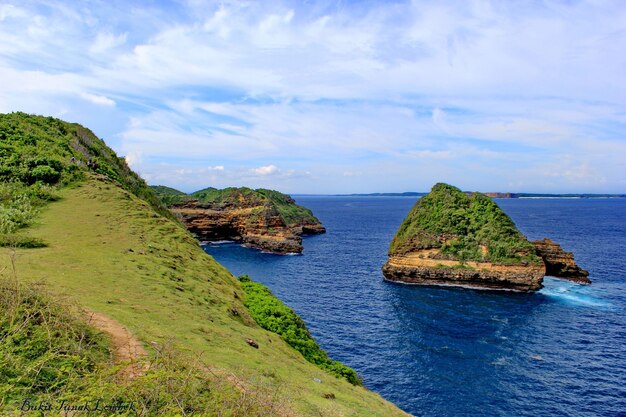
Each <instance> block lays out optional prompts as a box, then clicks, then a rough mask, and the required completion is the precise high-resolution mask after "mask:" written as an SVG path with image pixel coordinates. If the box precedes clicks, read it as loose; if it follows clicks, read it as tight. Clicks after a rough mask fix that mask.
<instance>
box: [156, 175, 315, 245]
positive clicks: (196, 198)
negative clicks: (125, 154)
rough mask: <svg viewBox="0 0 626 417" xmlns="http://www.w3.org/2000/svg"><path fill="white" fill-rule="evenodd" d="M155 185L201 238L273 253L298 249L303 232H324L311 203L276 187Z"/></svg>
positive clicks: (191, 229) (185, 222) (158, 191)
mask: <svg viewBox="0 0 626 417" xmlns="http://www.w3.org/2000/svg"><path fill="white" fill-rule="evenodd" d="M153 190H155V192H156V193H157V194H158V195H159V196H161V199H162V201H164V202H165V203H166V204H168V206H169V207H170V210H171V211H172V212H173V213H174V214H175V215H176V216H178V217H179V218H180V220H181V221H182V222H183V224H184V225H185V226H186V227H187V228H188V229H189V231H190V232H192V233H193V234H194V235H196V236H197V237H198V239H200V240H202V241H208V242H215V241H221V240H232V241H236V242H241V243H243V244H245V245H247V246H250V247H253V248H257V249H261V250H264V251H268V252H272V253H277V254H285V253H301V252H302V250H303V247H302V238H301V236H302V235H307V234H319V233H324V232H326V229H325V228H324V226H322V224H321V223H320V221H319V220H318V219H317V218H316V217H315V216H314V215H313V213H312V212H311V211H310V210H309V209H307V208H305V207H302V206H299V205H297V204H296V202H295V200H293V199H292V198H291V197H290V196H288V195H285V194H282V193H279V192H278V191H274V190H267V189H262V188H261V189H257V190H253V189H250V188H246V187H241V188H225V189H223V190H218V189H215V188H206V189H204V190H200V191H196V192H195V193H192V194H190V195H187V194H184V193H182V192H180V191H177V190H174V189H171V188H167V187H161V186H157V187H153Z"/></svg>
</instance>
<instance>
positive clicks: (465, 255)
mask: <svg viewBox="0 0 626 417" xmlns="http://www.w3.org/2000/svg"><path fill="white" fill-rule="evenodd" d="M383 274H384V276H385V278H386V279H387V280H390V281H396V282H403V283H410V284H425V285H433V284H435V285H457V286H459V285H460V286H468V287H478V288H488V289H507V290H515V291H536V290H538V289H540V288H541V286H542V285H541V282H542V280H543V277H544V275H545V266H544V264H543V261H542V259H541V257H539V256H538V255H537V254H536V253H535V249H534V246H533V245H532V244H531V243H530V242H529V241H528V240H527V239H526V238H525V237H524V236H523V235H522V234H521V233H520V232H519V231H518V230H517V228H516V227H515V224H514V223H513V221H512V220H511V219H510V218H509V217H508V216H507V215H506V214H505V213H504V212H503V211H502V210H501V209H500V208H499V207H498V205H497V204H496V203H495V202H494V201H493V200H492V199H491V198H489V197H487V196H486V195H484V194H481V193H474V194H472V195H471V196H468V195H467V194H465V193H463V192H462V191H461V190H459V189H458V188H456V187H453V186H450V185H447V184H441V183H440V184H436V185H435V186H434V187H433V188H432V190H431V192H430V193H429V194H427V195H426V196H424V197H422V198H421V199H420V200H418V202H417V203H416V204H415V206H414V207H413V209H412V210H411V211H410V213H409V215H408V216H407V218H406V219H405V220H404V222H403V223H402V224H401V226H400V228H399V230H398V232H397V233H396V235H395V236H394V238H393V240H392V242H391V245H390V248H389V259H388V261H387V263H386V264H385V266H384V267H383Z"/></svg>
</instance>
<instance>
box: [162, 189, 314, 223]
mask: <svg viewBox="0 0 626 417" xmlns="http://www.w3.org/2000/svg"><path fill="white" fill-rule="evenodd" d="M151 188H152V189H153V190H154V191H155V193H156V194H157V195H158V196H159V197H160V198H161V200H162V201H163V203H164V204H165V205H166V206H172V205H175V204H181V203H184V202H185V201H189V200H197V201H198V202H199V203H201V204H210V205H213V206H215V207H216V208H219V209H223V208H226V207H231V208H232V207H238V208H245V207H253V206H267V207H269V208H271V209H275V210H276V211H277V212H278V214H279V215H280V216H281V217H282V219H283V221H284V222H285V224H286V225H288V226H291V225H296V226H297V225H301V224H317V223H319V220H318V219H317V218H316V217H315V216H314V215H313V212H311V210H309V209H308V208H306V207H302V206H300V205H297V204H296V202H295V200H294V199H293V198H291V197H290V196H288V195H287V194H283V193H281V192H278V191H275V190H268V189H265V188H258V189H256V190H253V189H251V188H248V187H238V188H237V187H229V188H224V189H222V190H219V189H217V188H213V187H209V188H205V189H202V190H199V191H196V192H194V193H191V194H185V193H183V192H182V191H178V190H176V189H173V188H170V187H165V186H162V185H157V186H151Z"/></svg>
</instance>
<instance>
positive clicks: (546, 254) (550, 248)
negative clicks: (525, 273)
mask: <svg viewBox="0 0 626 417" xmlns="http://www.w3.org/2000/svg"><path fill="white" fill-rule="evenodd" d="M532 243H533V245H535V250H536V252H537V255H539V256H541V259H543V262H544V264H545V265H546V275H550V276H552V277H557V278H563V279H567V280H569V281H574V282H578V283H581V284H591V280H590V279H589V272H587V271H585V270H584V269H582V268H581V267H579V266H578V265H577V264H576V262H575V261H574V254H573V253H572V252H566V251H564V250H563V248H562V247H561V245H559V244H558V243H556V242H553V241H552V240H550V239H548V238H547V237H546V238H543V239H542V240H535V241H533V242H532Z"/></svg>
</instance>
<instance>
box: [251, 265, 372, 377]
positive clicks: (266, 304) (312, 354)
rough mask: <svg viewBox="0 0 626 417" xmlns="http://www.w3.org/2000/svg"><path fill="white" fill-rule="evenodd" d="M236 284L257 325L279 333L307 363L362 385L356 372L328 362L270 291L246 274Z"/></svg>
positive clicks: (333, 362) (307, 332)
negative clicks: (241, 291) (239, 284)
mask: <svg viewBox="0 0 626 417" xmlns="http://www.w3.org/2000/svg"><path fill="white" fill-rule="evenodd" d="M239 281H240V282H241V288H242V289H243V291H244V292H245V295H246V296H245V302H244V305H245V306H246V307H247V308H248V311H249V312H250V314H251V315H252V317H253V318H254V320H255V321H256V322H257V323H258V324H259V326H261V327H263V328H264V329H266V330H269V331H271V332H273V333H276V334H279V335H280V336H281V337H282V338H283V339H284V340H285V342H287V344H289V346H291V347H293V348H294V349H296V350H297V351H298V352H300V353H302V356H304V358H305V359H306V360H308V361H309V362H311V363H313V364H315V365H317V366H319V367H320V368H322V369H325V370H327V371H329V372H330V373H331V374H333V375H335V376H337V377H340V378H345V379H346V380H347V381H348V382H350V383H351V384H352V385H361V383H362V381H361V379H360V378H359V376H358V375H357V373H356V371H355V370H354V369H352V368H349V367H347V366H345V365H344V364H342V363H341V362H338V361H334V360H332V359H330V358H329V357H328V355H327V354H326V352H324V350H322V348H320V346H319V345H318V344H317V342H316V341H315V339H313V337H312V336H311V334H310V333H309V331H308V329H307V328H306V325H305V324H304V321H303V320H302V319H301V318H300V316H298V315H297V314H296V313H295V312H294V311H293V310H292V309H290V308H289V307H287V305H285V303H283V302H282V301H280V300H279V299H278V298H276V296H274V294H272V292H271V291H270V289H269V288H267V287H266V286H265V285H263V284H260V283H258V282H254V281H252V280H251V279H250V278H249V277H248V276H247V275H242V276H240V277H239Z"/></svg>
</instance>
